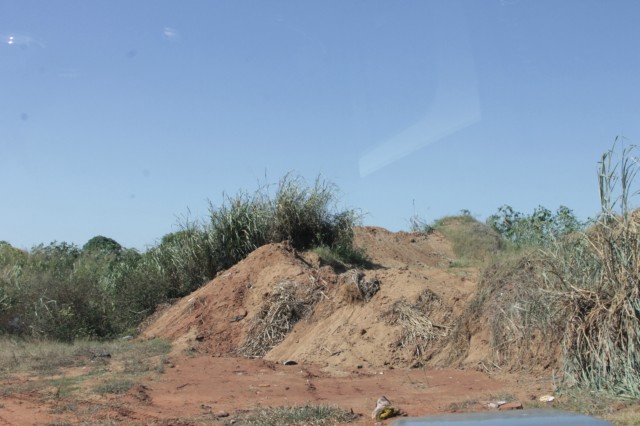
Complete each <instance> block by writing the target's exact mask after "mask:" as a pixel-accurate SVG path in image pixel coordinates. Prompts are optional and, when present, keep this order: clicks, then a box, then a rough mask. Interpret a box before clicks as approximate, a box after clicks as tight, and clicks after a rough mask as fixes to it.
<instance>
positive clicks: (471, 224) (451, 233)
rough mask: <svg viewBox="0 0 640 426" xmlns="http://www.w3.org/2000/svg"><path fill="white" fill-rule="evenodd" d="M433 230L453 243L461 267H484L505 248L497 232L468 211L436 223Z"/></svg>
mask: <svg viewBox="0 0 640 426" xmlns="http://www.w3.org/2000/svg"><path fill="white" fill-rule="evenodd" d="M433 229H434V230H437V231H439V232H441V233H442V234H443V235H444V236H445V237H446V238H447V239H448V240H449V241H450V242H451V244H452V246H453V252H454V253H455V255H456V256H457V258H458V259H457V260H456V262H457V264H458V265H460V266H461V267H468V266H482V265H483V264H485V263H486V262H487V261H489V260H490V259H491V258H492V257H493V256H495V255H496V254H497V253H498V252H499V251H500V250H502V249H503V248H504V240H503V239H502V238H501V237H500V236H499V235H498V233H497V232H495V231H494V230H493V229H491V227H489V226H488V225H485V224H484V223H481V222H479V221H478V220H477V219H476V218H474V217H473V216H471V214H470V213H469V212H466V211H465V212H463V214H461V215H458V216H447V217H444V218H441V219H439V220H437V221H435V222H434V224H433Z"/></svg>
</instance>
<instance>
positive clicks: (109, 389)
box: [93, 377, 134, 395]
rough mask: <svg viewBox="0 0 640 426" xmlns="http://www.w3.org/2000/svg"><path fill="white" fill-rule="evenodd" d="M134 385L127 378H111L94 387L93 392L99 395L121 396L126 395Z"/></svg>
mask: <svg viewBox="0 0 640 426" xmlns="http://www.w3.org/2000/svg"><path fill="white" fill-rule="evenodd" d="M133 385H134V382H133V381H132V380H131V379H128V378H118V377H116V378H112V379H108V380H106V381H104V382H102V383H101V384H99V385H97V386H95V387H94V388H93V391H94V392H96V393H99V394H101V395H103V394H105V393H115V394H121V393H126V392H127V391H129V389H131V388H132V387H133Z"/></svg>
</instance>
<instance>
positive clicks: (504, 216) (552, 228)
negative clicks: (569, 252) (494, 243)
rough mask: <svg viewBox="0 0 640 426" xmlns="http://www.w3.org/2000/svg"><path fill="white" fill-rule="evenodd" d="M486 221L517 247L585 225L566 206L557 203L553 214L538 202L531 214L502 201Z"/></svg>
mask: <svg viewBox="0 0 640 426" xmlns="http://www.w3.org/2000/svg"><path fill="white" fill-rule="evenodd" d="M487 224H488V225H489V226H490V227H491V228H493V229H494V230H495V231H496V232H497V233H498V234H500V235H501V236H502V237H503V238H504V239H506V240H507V241H509V242H511V243H512V244H513V245H515V246H516V247H544V246H548V245H550V244H552V243H553V242H555V241H556V240H558V239H560V238H562V237H564V236H566V235H569V234H571V233H573V232H577V231H580V230H581V229H582V228H583V226H584V224H583V223H581V222H580V221H579V220H578V219H577V218H576V217H575V215H574V214H573V211H572V210H571V209H569V208H568V207H565V206H560V207H559V208H558V209H557V210H556V212H555V214H554V213H552V212H551V211H550V210H549V209H547V208H545V207H542V206H538V207H537V208H536V209H534V210H533V213H532V214H530V215H525V214H523V213H520V212H516V211H514V210H513V208H512V207H511V206H507V205H505V206H502V207H500V208H499V209H498V212H497V213H496V214H493V215H491V216H489V218H488V219H487Z"/></svg>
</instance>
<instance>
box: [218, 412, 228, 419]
mask: <svg viewBox="0 0 640 426" xmlns="http://www.w3.org/2000/svg"><path fill="white" fill-rule="evenodd" d="M216 417H218V418H222V417H229V413H227V412H226V411H218V412H217V413H216Z"/></svg>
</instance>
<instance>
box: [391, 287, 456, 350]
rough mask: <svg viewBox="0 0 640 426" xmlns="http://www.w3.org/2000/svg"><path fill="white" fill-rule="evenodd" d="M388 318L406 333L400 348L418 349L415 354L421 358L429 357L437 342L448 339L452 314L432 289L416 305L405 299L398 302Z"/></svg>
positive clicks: (402, 337) (402, 333)
mask: <svg viewBox="0 0 640 426" xmlns="http://www.w3.org/2000/svg"><path fill="white" fill-rule="evenodd" d="M385 317H386V319H387V321H388V322H389V323H390V324H394V325H399V326H400V328H401V330H402V331H401V335H400V338H399V339H398V345H399V346H401V347H403V348H414V349H413V354H414V356H416V357H418V358H424V357H425V356H427V355H428V354H429V353H430V352H431V349H432V345H433V343H434V342H435V341H438V340H440V339H443V338H446V337H447V336H448V334H449V330H450V326H451V324H450V322H451V321H450V311H449V310H448V309H447V308H446V307H444V306H443V304H442V300H441V299H440V297H439V296H438V295H436V294H435V293H433V292H431V291H430V290H425V291H423V292H422V294H421V295H420V296H419V297H418V300H417V301H416V302H415V303H413V304H411V303H409V302H407V301H406V300H405V299H401V300H399V301H397V302H396V303H394V304H393V306H392V307H391V309H390V310H389V311H388V312H387V313H386V314H385Z"/></svg>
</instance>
